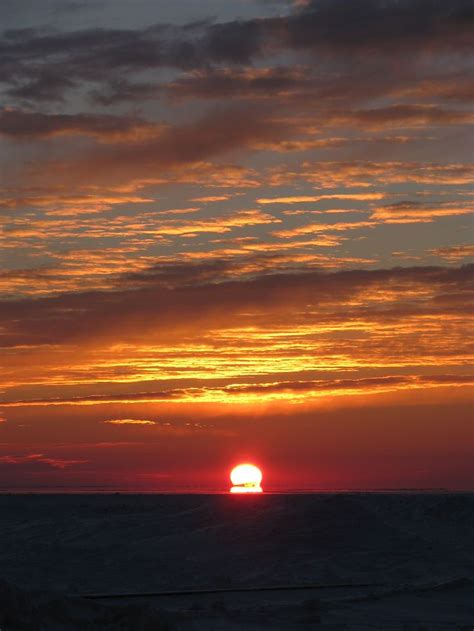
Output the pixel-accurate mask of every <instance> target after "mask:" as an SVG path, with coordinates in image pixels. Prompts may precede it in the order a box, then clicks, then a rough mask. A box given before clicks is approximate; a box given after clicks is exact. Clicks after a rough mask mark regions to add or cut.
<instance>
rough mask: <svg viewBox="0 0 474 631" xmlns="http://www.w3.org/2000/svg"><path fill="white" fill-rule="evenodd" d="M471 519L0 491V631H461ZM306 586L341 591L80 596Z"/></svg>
mask: <svg viewBox="0 0 474 631" xmlns="http://www.w3.org/2000/svg"><path fill="white" fill-rule="evenodd" d="M473 517H474V496H473V495H469V494H416V493H411V494H388V493H387V494H380V493H375V494H370V493H367V494H349V493H346V494H313V495H265V494H264V495H261V496H227V495H75V496H74V495H70V496H66V495H56V496H53V495H23V496H22V495H16V496H15V495H3V496H0V629H1V631H14V630H23V629H25V630H26V629H27V630H31V631H43V630H44V631H63V630H64V631H69V630H73V629H74V630H77V631H88V630H90V631H92V630H96V629H97V630H98V629H107V630H110V631H112V630H113V631H121V630H127V631H160V630H165V629H177V630H183V631H188V630H189V631H191V630H196V631H197V630H206V631H214V630H216V631H217V630H225V629H229V630H230V631H234V630H235V631H243V630H249V631H257V630H259V629H262V630H263V629H265V630H266V629H274V630H277V631H278V630H296V631H297V630H298V629H317V630H321V631H323V630H329V629H331V630H339V629H341V630H342V629H350V630H356V629H375V630H380V631H384V630H392V629H393V630H395V629H397V630H398V629H400V630H403V631H411V630H414V631H422V630H423V631H427V630H435V631H438V630H441V629H453V630H454V629H455V630H463V631H467V630H469V631H471V629H472V628H474V606H473V604H472V603H473V602H474V590H473V585H474V570H473V563H472V561H473V545H472V541H471V539H472V534H473V528H472V525H473ZM307 584H316V585H324V586H329V585H345V587H332V588H326V589H316V588H315V589H305V590H293V591H274V592H273V591H262V592H258V591H257V592H242V591H237V592H232V591H224V592H216V593H210V594H188V595H182V596H155V597H144V598H133V599H132V598H125V599H103V600H101V599H99V600H89V599H85V598H78V597H77V595H81V596H84V595H88V594H117V593H120V594H122V593H130V592H158V591H169V590H192V589H202V588H207V587H210V588H216V589H227V590H229V589H232V588H243V587H245V588H247V587H258V586H283V585H288V586H294V585H307ZM356 584H364V585H365V586H364V587H355V586H354V587H347V585H356ZM367 584H368V585H367Z"/></svg>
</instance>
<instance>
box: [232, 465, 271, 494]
mask: <svg viewBox="0 0 474 631" xmlns="http://www.w3.org/2000/svg"><path fill="white" fill-rule="evenodd" d="M262 478H263V475H262V472H261V470H260V469H259V468H258V467H256V466H255V465H254V464H249V463H244V464H239V465H237V466H236V467H234V468H233V469H232V471H231V473H230V481H231V482H232V488H231V489H230V492H231V493H261V492H262V487H261V484H262Z"/></svg>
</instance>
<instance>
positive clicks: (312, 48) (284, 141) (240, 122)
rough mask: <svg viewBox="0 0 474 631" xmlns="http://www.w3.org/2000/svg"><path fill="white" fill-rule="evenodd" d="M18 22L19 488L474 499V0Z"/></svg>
mask: <svg viewBox="0 0 474 631" xmlns="http://www.w3.org/2000/svg"><path fill="white" fill-rule="evenodd" d="M0 8H1V10H2V29H3V30H2V31H1V32H0V198H1V199H0V204H1V213H0V260H1V264H0V291H1V298H0V345H1V353H0V370H1V378H0V490H1V489H3V490H38V491H40V490H54V489H65V490H69V491H77V490H84V489H86V490H98V491H107V490H112V489H121V490H142V491H147V492H148V491H149V492H153V491H176V490H198V491H199V490H204V491H206V490H224V491H225V490H227V488H228V486H229V480H228V474H229V471H230V469H231V467H232V466H233V465H235V464H237V463H239V462H246V461H250V462H254V463H255V464H258V465H259V466H260V467H261V468H262V470H263V473H264V479H263V487H264V489H267V490H269V489H275V490H297V489H318V490H331V489H387V488H389V489H407V488H421V489H433V488H446V489H468V488H472V486H473V478H474V470H473V466H472V456H473V445H474V442H473V438H474V436H473V422H472V421H473V405H472V403H473V398H472V383H473V381H474V378H473V376H472V370H471V367H470V363H471V357H472V334H471V328H472V291H473V288H472V284H473V283H472V281H473V274H472V262H473V258H472V257H473V253H474V246H473V245H472V234H473V233H472V228H473V225H472V209H473V204H472V200H473V189H472V183H473V175H474V168H473V164H472V147H473V144H472V143H473V137H472V122H473V119H474V114H473V111H472V107H470V106H471V103H472V88H471V86H472V78H473V73H472V52H471V51H472V44H473V43H474V42H473V35H472V34H473V33H474V30H473V28H472V26H473V25H472V22H473V14H474V9H473V4H472V2H470V1H468V0H450V1H449V2H441V1H439V0H349V1H348V0H299V1H295V2H291V1H290V0H288V1H284V0H281V1H279V0H268V1H266V0H177V1H176V2H173V3H170V2H168V1H166V2H165V1H164V0H153V1H151V0H133V2H132V0H44V1H42V2H36V1H34V0H0Z"/></svg>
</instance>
